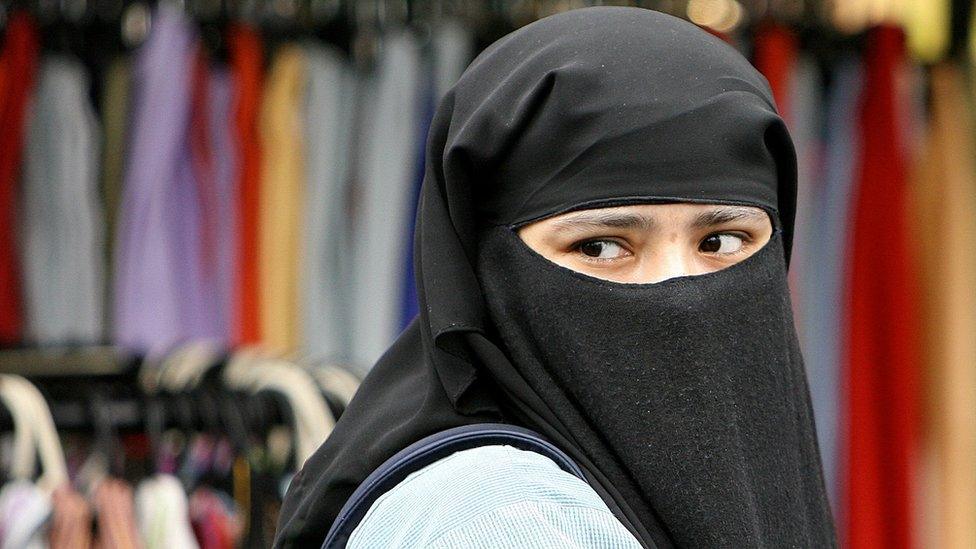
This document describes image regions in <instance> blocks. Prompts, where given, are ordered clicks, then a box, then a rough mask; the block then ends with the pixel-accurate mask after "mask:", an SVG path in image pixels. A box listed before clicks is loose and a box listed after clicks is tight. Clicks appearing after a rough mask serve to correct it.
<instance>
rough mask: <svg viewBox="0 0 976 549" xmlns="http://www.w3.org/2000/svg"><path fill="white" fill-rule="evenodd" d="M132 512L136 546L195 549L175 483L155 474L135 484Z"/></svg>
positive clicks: (185, 505) (183, 496) (184, 502)
mask: <svg viewBox="0 0 976 549" xmlns="http://www.w3.org/2000/svg"><path fill="white" fill-rule="evenodd" d="M135 512H136V516H137V517H138V518H137V523H138V527H139V535H140V541H141V543H140V546H142V547H145V548H146V549H168V548H170V547H180V548H181V549H182V548H185V549H197V548H198V547H199V545H198V543H197V540H196V537H195V536H194V535H193V529H192V526H191V525H190V514H189V506H188V503H187V499H186V493H185V492H184V491H183V485H182V484H180V481H179V479H177V478H176V477H174V476H173V475H166V474H158V475H155V476H153V477H151V478H147V479H145V480H143V481H142V482H140V483H139V487H138V488H137V489H136V494H135Z"/></svg>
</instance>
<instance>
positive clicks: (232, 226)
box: [207, 66, 240, 345]
mask: <svg viewBox="0 0 976 549" xmlns="http://www.w3.org/2000/svg"><path fill="white" fill-rule="evenodd" d="M233 84H234V82H233V80H232V78H231V74H230V72H229V71H228V70H227V69H226V68H225V67H220V66H217V67H212V68H211V69H210V90H209V102H208V105H207V108H208V115H209V120H208V124H207V126H208V128H209V129H210V133H209V136H208V137H209V140H210V151H211V154H212V159H213V160H212V166H213V184H214V189H213V194H214V200H215V203H214V205H213V210H214V213H213V221H214V227H213V230H214V235H213V236H214V241H213V244H214V250H213V259H214V261H215V272H214V275H215V276H214V282H213V284H214V292H215V295H216V303H215V304H214V306H215V308H216V311H215V315H214V316H215V317H216V319H217V333H218V336H219V337H218V339H219V340H220V341H221V342H223V343H225V344H226V345H230V344H232V343H233V342H234V341H236V335H235V330H234V309H235V307H236V304H235V301H236V298H237V291H238V290H237V287H236V283H237V272H236V270H237V266H238V265H239V263H238V249H237V238H238V233H237V229H238V227H239V226H240V225H239V223H238V219H237V216H238V213H239V212H238V207H237V206H238V203H237V201H238V196H239V190H238V183H239V174H238V167H239V162H238V158H237V150H236V145H235V142H234V124H233V119H234V118H233V114H234V113H233V98H234V93H235V91H234V88H233Z"/></svg>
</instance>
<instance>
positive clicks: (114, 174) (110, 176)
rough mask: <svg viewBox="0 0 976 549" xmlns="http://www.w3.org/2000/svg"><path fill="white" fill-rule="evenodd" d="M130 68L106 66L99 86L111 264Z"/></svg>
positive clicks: (119, 61)
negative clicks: (100, 87) (100, 89)
mask: <svg viewBox="0 0 976 549" xmlns="http://www.w3.org/2000/svg"><path fill="white" fill-rule="evenodd" d="M130 76H131V66H130V62H129V59H128V58H127V57H117V58H116V59H114V60H112V62H111V63H110V64H109V66H108V69H106V71H105V76H104V81H103V83H102V90H103V92H102V104H101V112H102V132H103V133H102V145H103V146H102V164H101V170H102V171H101V178H102V181H101V190H102V212H103V216H104V218H105V234H106V235H108V236H109V238H106V240H105V255H106V261H107V265H108V266H109V267H110V266H111V265H112V250H113V249H114V246H115V242H114V238H112V237H113V236H114V235H115V224H116V219H117V217H118V210H119V203H120V202H121V200H122V180H123V177H124V175H125V155H126V150H125V144H126V129H127V124H128V120H129V115H130V109H129V96H130V85H131V80H130Z"/></svg>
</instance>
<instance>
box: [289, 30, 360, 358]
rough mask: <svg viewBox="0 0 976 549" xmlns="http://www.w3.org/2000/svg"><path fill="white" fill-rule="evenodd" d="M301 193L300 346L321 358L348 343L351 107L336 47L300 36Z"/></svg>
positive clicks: (347, 77)
mask: <svg viewBox="0 0 976 549" xmlns="http://www.w3.org/2000/svg"><path fill="white" fill-rule="evenodd" d="M304 55H305V60H306V66H307V84H306V96H305V105H304V110H305V125H304V128H303V129H304V132H305V133H304V136H303V143H304V145H305V149H306V150H305V170H306V172H305V173H306V193H305V194H306V199H305V207H304V211H303V212H302V218H303V220H304V223H305V225H304V227H303V233H302V234H303V235H304V236H303V239H302V244H303V252H302V253H303V257H302V269H301V283H302V287H301V311H302V338H303V342H302V348H303V349H304V352H305V354H306V355H308V356H311V357H315V358H319V359H328V360H340V359H343V358H345V357H346V353H347V352H348V348H349V333H348V326H349V312H348V311H349V303H348V298H349V295H348V288H349V287H350V285H349V281H348V278H347V277H348V272H347V270H348V269H347V267H348V265H349V256H348V253H349V250H350V249H351V246H354V245H355V243H354V242H350V240H349V239H350V235H349V223H348V219H349V213H348V211H349V197H348V195H347V190H348V186H347V183H348V181H349V179H348V175H349V174H348V167H349V164H348V156H349V144H350V142H351V141H350V136H351V133H352V129H351V126H352V116H353V113H354V111H355V100H356V94H355V85H356V83H355V75H354V73H353V71H352V67H350V66H349V65H348V63H347V61H346V60H345V59H344V58H343V54H342V53H341V52H339V51H338V50H335V49H331V48H326V47H324V46H320V45H317V44H306V45H305V46H304Z"/></svg>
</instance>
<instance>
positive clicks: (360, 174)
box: [0, 0, 976, 549]
mask: <svg viewBox="0 0 976 549" xmlns="http://www.w3.org/2000/svg"><path fill="white" fill-rule="evenodd" d="M587 5H637V6H639V7H643V8H648V9H655V10H659V11H663V12H666V13H670V14H673V15H676V16H678V17H683V18H686V19H689V20H691V21H692V22H694V23H696V24H698V25H699V26H701V27H703V28H705V29H706V30H708V31H709V32H712V33H714V34H716V35H717V36H719V37H721V38H722V39H724V40H727V41H728V42H729V43H731V44H732V45H733V46H734V47H736V48H738V49H739V50H740V51H741V52H742V53H743V54H744V55H745V56H747V58H749V59H750V60H751V61H752V62H753V63H754V64H755V66H756V67H757V68H759V70H760V71H762V72H763V74H765V75H766V77H767V79H768V80H769V83H770V85H771V87H772V89H773V92H774V95H775V97H776V102H777V105H778V107H779V110H780V112H781V114H782V115H783V117H784V118H785V119H786V120H787V122H788V124H789V126H790V129H791V132H792V134H793V137H794V140H795V143H796V147H797V153H798V158H799V165H800V187H799V207H798V219H797V237H796V242H795V246H794V250H795V251H794V258H793V262H792V266H791V287H792V291H793V305H794V308H795V316H796V320H797V325H798V330H799V334H800V338H801V343H802V347H803V349H804V354H805V358H806V365H807V369H808V375H809V382H810V387H811V392H812V396H813V406H814V410H815V413H816V418H817V422H818V424H817V428H818V434H819V441H820V450H821V452H822V456H823V462H824V467H825V473H826V481H827V484H828V491H829V493H830V496H831V499H832V505H833V509H834V512H835V516H836V519H837V525H838V530H839V534H840V540H841V546H842V547H850V548H861V547H864V548H878V547H885V548H888V547H906V548H907V547H926V548H928V547H946V548H960V549H972V548H974V547H976V246H974V242H976V132H974V124H976V116H974V112H976V111H974V104H976V87H974V85H973V82H972V79H971V78H972V77H971V72H972V70H971V69H972V67H973V65H974V63H976V33H974V32H973V31H972V29H973V27H974V25H976V19H974V17H973V13H972V5H971V1H969V0H834V1H830V0H819V1H817V0H779V1H776V0H660V1H646V2H582V1H569V0H564V1H527V0H484V1H474V0H471V1H454V2H449V1H436V0H425V1H422V0H413V1H409V0H396V1H394V0H361V1H357V0H348V1H343V0H184V1H167V2H164V1H159V2H145V1H144V0H135V1H134V0H29V1H12V2H11V1H8V0H0V36H2V40H0V345H2V348H0V372H2V374H0V404H2V406H0V481H2V483H3V484H2V489H0V541H2V543H0V545H2V546H3V547H26V546H31V547H41V546H48V545H50V546H52V547H85V546H89V545H90V544H91V543H93V541H95V542H97V543H99V544H101V545H102V546H104V547H197V546H199V547H207V548H210V547H267V546H268V545H269V544H270V540H271V536H272V535H273V530H274V523H275V518H276V513H277V508H278V505H279V504H280V499H281V496H282V494H283V492H284V489H285V487H286V486H287V482H288V480H289V479H290V475H291V474H293V472H294V471H295V470H296V468H298V467H299V466H300V464H301V463H302V462H303V461H304V459H305V458H306V457H307V456H308V455H309V454H310V453H311V452H312V451H313V450H314V449H315V448H316V447H317V445H318V444H319V443H320V442H321V441H322V440H324V439H325V438H326V437H327V436H328V433H329V431H330V430H331V428H332V425H333V424H334V421H335V418H337V417H338V416H339V415H341V413H342V410H343V409H344V407H345V405H346V404H347V403H348V401H349V399H350V398H351V396H352V394H353V393H354V392H355V390H356V387H357V385H358V380H359V379H360V378H361V377H362V376H363V375H365V373H366V372H368V370H369V367H370V365H371V364H372V363H373V362H374V361H375V360H376V359H377V358H378V357H379V356H380V355H381V354H382V353H383V352H384V350H385V349H386V347H387V346H388V345H389V344H390V343H391V342H392V341H393V340H394V338H395V337H396V335H397V334H398V333H399V332H400V330H401V329H402V328H403V327H404V326H405V325H406V324H407V323H408V322H409V321H410V319H412V318H413V317H414V316H415V315H416V314H417V301H416V295H415V290H414V286H413V279H412V277H413V273H412V264H411V238H412V228H413V221H414V215H415V211H416V210H415V201H416V197H417V194H418V191H419V186H420V183H421V179H422V174H423V164H424V140H425V137H426V132H427V128H428V125H429V121H430V118H431V116H432V115H433V112H434V109H435V107H436V104H437V102H438V100H439V98H440V97H441V96H442V95H443V94H444V92H445V91H446V90H447V89H448V88H449V87H450V86H451V85H452V83H453V82H454V81H455V80H456V79H457V78H458V76H459V75H460V74H461V72H462V71H463V69H464V68H465V66H466V65H467V63H468V62H469V61H470V60H471V59H472V58H473V57H474V55H476V54H477V53H478V52H479V51H480V50H481V49H482V48H484V47H485V46H487V45H488V44H490V43H491V42H492V41H494V40H495V39H497V38H499V37H501V36H502V35H504V34H505V33H507V32H510V31H511V30H514V29H516V28H518V27H520V26H522V25H525V24H527V23H530V22H531V21H533V20H536V19H538V18H540V17H544V16H546V15H549V14H552V13H556V12H559V11H563V10H567V9H573V8H578V7H583V6H587ZM648 55H667V52H648ZM93 524H94V525H95V526H94V527H93ZM31 544H34V545H31Z"/></svg>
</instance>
